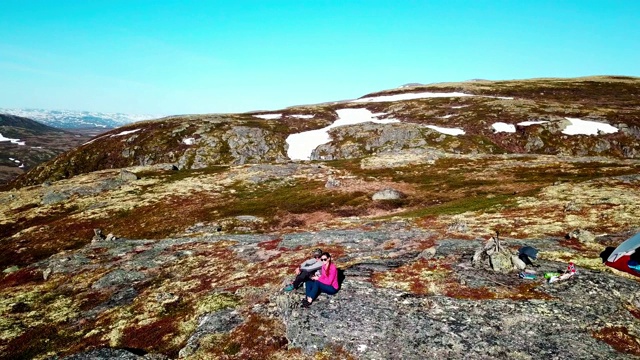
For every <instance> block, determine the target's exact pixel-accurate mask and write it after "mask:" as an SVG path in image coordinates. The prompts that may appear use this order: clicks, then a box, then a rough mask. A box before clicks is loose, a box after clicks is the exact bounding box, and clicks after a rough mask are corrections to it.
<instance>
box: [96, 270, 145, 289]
mask: <svg viewBox="0 0 640 360" xmlns="http://www.w3.org/2000/svg"><path fill="white" fill-rule="evenodd" d="M142 279H144V274H142V273H141V272H137V271H126V270H122V269H117V270H114V271H111V272H110V273H108V274H106V275H105V276H103V277H101V278H100V279H98V280H97V281H96V282H94V283H93V285H91V288H92V289H102V288H106V287H111V286H121V285H126V284H131V283H134V282H136V281H140V280H142Z"/></svg>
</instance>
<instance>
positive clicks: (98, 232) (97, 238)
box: [91, 229, 118, 244]
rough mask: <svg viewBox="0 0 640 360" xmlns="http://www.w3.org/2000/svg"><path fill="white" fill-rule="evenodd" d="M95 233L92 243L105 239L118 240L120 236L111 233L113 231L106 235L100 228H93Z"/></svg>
mask: <svg viewBox="0 0 640 360" xmlns="http://www.w3.org/2000/svg"><path fill="white" fill-rule="evenodd" d="M93 234H94V235H93V238H92V239H91V243H92V244H95V243H99V242H105V241H115V240H118V238H117V237H116V236H115V235H113V234H111V233H109V235H107V236H105V235H104V234H103V233H102V230H100V229H93Z"/></svg>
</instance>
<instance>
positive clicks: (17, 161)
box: [13, 159, 22, 164]
mask: <svg viewBox="0 0 640 360" xmlns="http://www.w3.org/2000/svg"><path fill="white" fill-rule="evenodd" d="M13 162H14V163H16V164H20V163H21V162H22V161H20V160H18V159H14V160H13Z"/></svg>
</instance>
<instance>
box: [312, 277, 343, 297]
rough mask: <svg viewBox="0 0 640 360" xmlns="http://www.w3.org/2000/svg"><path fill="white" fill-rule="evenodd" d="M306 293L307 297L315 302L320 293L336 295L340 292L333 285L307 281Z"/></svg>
mask: <svg viewBox="0 0 640 360" xmlns="http://www.w3.org/2000/svg"><path fill="white" fill-rule="evenodd" d="M304 292H305V293H306V294H307V297H310V298H311V299H313V300H315V299H316V298H317V297H318V295H320V293H325V294H328V295H335V293H337V292H338V289H336V288H334V287H333V286H331V285H327V284H323V283H321V282H320V281H318V280H307V281H306V282H305V283H304Z"/></svg>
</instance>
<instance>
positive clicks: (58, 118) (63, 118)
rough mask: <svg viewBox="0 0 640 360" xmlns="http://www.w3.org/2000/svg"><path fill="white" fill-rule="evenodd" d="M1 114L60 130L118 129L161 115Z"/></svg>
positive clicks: (10, 111)
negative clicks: (27, 119) (26, 119)
mask: <svg viewBox="0 0 640 360" xmlns="http://www.w3.org/2000/svg"><path fill="white" fill-rule="evenodd" d="M0 113H2V114H9V115H15V116H21V117H25V118H29V119H32V120H36V121H38V122H41V123H44V124H46V125H49V126H53V127H56V128H60V129H78V128H105V129H108V128H116V127H119V126H122V125H125V124H129V123H132V122H136V121H142V120H150V119H157V118H159V117H162V116H160V115H148V114H144V115H138V114H122V113H102V112H94V111H72V110H43V109H2V108H0Z"/></svg>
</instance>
